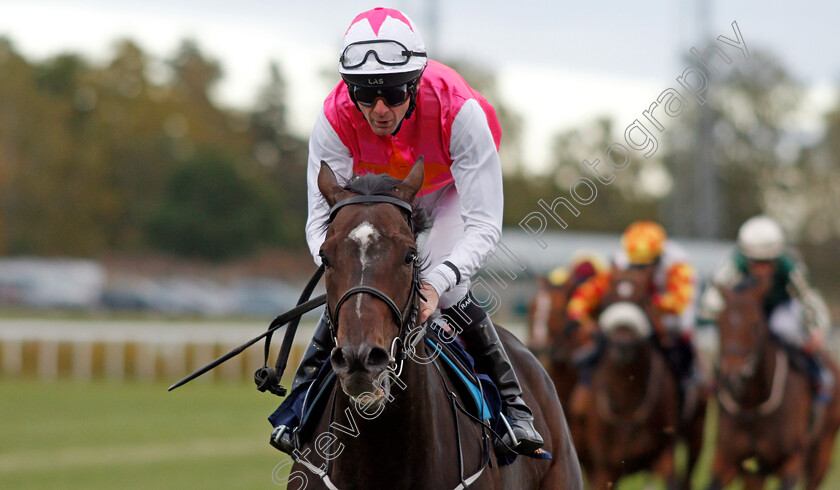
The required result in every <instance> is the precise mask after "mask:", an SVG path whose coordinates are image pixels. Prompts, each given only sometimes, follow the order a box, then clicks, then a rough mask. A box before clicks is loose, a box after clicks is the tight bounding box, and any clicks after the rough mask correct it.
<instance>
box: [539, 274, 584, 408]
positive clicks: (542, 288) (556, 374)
mask: <svg viewBox="0 0 840 490" xmlns="http://www.w3.org/2000/svg"><path fill="white" fill-rule="evenodd" d="M575 285H576V284H574V283H573V282H571V281H567V282H565V283H564V284H563V285H561V286H555V285H553V284H551V283H549V282H548V281H547V280H546V279H545V278H540V279H539V281H538V283H537V291H536V293H535V295H534V298H533V299H532V300H531V304H530V305H529V307H528V330H529V335H528V337H529V345H528V347H529V348H530V349H531V352H533V353H534V354H535V355H536V356H537V357H538V358H539V359H540V361H541V362H542V363H543V365H544V366H545V367H546V371H548V375H549V376H550V377H551V380H552V381H554V388H555V389H556V390H557V396H559V397H560V402H561V403H562V404H563V406H564V407H568V406H569V402H570V399H571V395H572V390H573V389H574V387H575V384H576V383H577V379H578V373H577V369H576V368H575V365H574V353H575V350H576V349H577V348H578V347H580V346H581V345H582V341H581V339H579V338H578V336H579V335H580V334H581V332H580V331H579V330H573V329H567V328H566V326H567V323H568V317H567V316H566V305H567V303H568V302H569V298H570V297H571V294H572V292H573V291H574V286H575Z"/></svg>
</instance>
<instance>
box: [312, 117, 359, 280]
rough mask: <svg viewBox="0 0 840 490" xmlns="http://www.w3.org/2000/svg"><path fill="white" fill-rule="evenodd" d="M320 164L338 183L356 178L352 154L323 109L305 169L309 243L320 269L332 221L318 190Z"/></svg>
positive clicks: (314, 132) (314, 131)
mask: <svg viewBox="0 0 840 490" xmlns="http://www.w3.org/2000/svg"><path fill="white" fill-rule="evenodd" d="M321 160H324V161H325V162H327V164H328V165H329V166H330V168H331V169H332V170H333V172H335V175H336V177H337V178H338V181H339V182H344V181H346V180H349V179H350V177H351V176H352V175H353V157H352V156H351V155H350V150H348V149H347V147H346V146H344V143H342V142H341V138H339V137H338V133H336V132H335V129H333V127H332V125H331V124H330V122H329V121H328V120H327V116H326V115H324V109H323V107H322V108H321V112H320V113H319V114H318V118H317V119H316V120H315V127H314V128H312V135H311V136H310V137H309V161H308V163H307V169H306V191H307V192H306V193H307V201H308V205H309V215H308V217H307V218H306V243H307V244H308V245H309V251H310V252H311V253H312V257H314V259H315V263H316V264H317V265H321V258H320V257H319V256H318V252H319V251H320V250H321V244H323V243H324V238H325V237H326V234H327V229H326V221H327V218H329V216H328V213H329V206H327V201H326V200H325V199H324V196H323V195H321V191H320V190H319V189H318V173H319V172H320V170H321Z"/></svg>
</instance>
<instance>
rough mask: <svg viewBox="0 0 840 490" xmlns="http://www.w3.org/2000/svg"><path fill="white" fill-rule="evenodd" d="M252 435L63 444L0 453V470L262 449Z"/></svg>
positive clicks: (186, 457) (185, 457) (132, 462)
mask: <svg viewBox="0 0 840 490" xmlns="http://www.w3.org/2000/svg"><path fill="white" fill-rule="evenodd" d="M265 451H266V448H265V446H264V445H262V444H259V441H257V440H256V439H254V438H248V439H199V440H194V441H190V442H177V443H168V444H164V443H148V444H134V445H123V446H102V447H89V446H88V447H79V446H75V447H65V448H61V449H50V450H44V451H21V452H18V453H5V454H2V455H0V474H4V473H19V472H24V471H35V470H59V469H68V468H78V467H85V466H86V467H95V466H106V465H119V464H130V465H139V464H150V463H157V462H161V461H176V460H189V459H198V458H208V457H210V458H212V457H221V456H235V455H236V456H238V455H245V454H256V453H265Z"/></svg>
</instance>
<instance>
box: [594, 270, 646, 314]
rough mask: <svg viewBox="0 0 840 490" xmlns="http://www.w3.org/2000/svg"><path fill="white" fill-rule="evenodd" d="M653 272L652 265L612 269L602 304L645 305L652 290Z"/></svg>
mask: <svg viewBox="0 0 840 490" xmlns="http://www.w3.org/2000/svg"><path fill="white" fill-rule="evenodd" d="M654 271H655V269H654V266H653V265H644V266H632V267H629V268H627V269H618V268H614V269H613V270H612V272H611V273H610V275H611V280H610V287H609V289H608V290H607V292H606V294H605V295H604V300H603V304H605V305H609V304H612V303H617V302H631V303H636V304H637V305H646V304H647V303H649V302H650V298H651V293H652V291H653V289H654V285H653V275H654Z"/></svg>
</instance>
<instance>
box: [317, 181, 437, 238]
mask: <svg viewBox="0 0 840 490" xmlns="http://www.w3.org/2000/svg"><path fill="white" fill-rule="evenodd" d="M401 183H402V180H400V179H396V178H394V177H391V176H390V175H388V174H367V175H356V176H354V177H353V178H352V179H350V180H349V181H348V182H347V183H346V184H345V185H344V186H343V188H344V190H346V191H349V192H352V193H354V194H358V195H360V196H388V197H398V196H397V192H396V191H397V187H398V186H399V185H400V184H401ZM409 204H411V205H412V207H413V209H414V211H413V212H412V215H411V225H412V226H411V228H412V229H411V232H412V233H414V235H415V236H416V235H417V234H419V233H422V232H423V231H425V230H428V229H429V227H430V226H431V221H430V219H429V215H428V213H427V212H426V211H425V210H423V209H418V208H417V207H416V206H415V203H409ZM330 223H331V221H329V220H328V221H327V222H325V223H324V228H325V229H326V228H327V227H329V226H330Z"/></svg>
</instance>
